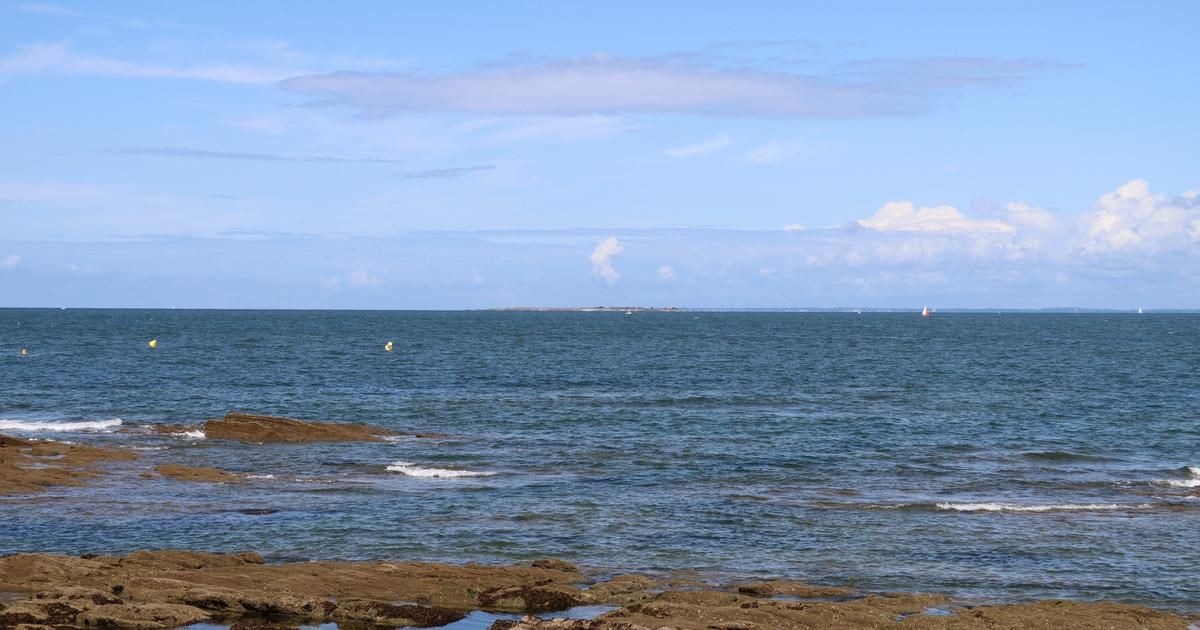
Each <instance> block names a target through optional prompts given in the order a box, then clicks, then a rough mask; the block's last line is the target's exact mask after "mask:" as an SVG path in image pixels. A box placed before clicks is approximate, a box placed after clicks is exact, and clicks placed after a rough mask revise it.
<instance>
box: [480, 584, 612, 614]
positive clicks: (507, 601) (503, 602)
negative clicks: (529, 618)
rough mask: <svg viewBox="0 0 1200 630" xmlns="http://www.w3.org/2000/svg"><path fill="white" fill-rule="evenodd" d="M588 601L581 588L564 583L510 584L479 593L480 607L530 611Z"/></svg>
mask: <svg viewBox="0 0 1200 630" xmlns="http://www.w3.org/2000/svg"><path fill="white" fill-rule="evenodd" d="M587 601H588V600H587V599H585V598H584V597H583V596H582V595H581V594H580V591H579V589H577V588H574V587H571V586H564V585H545V586H540V585H539V586H526V585H522V586H510V587H503V588H495V589H490V590H487V591H484V592H482V593H480V594H479V607H480V608H484V609H486V610H507V611H516V612H528V613H540V612H556V611H559V610H566V609H568V608H571V607H573V606H578V605H580V604H583V603H585V602H587Z"/></svg>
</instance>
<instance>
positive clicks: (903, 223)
mask: <svg viewBox="0 0 1200 630" xmlns="http://www.w3.org/2000/svg"><path fill="white" fill-rule="evenodd" d="M858 224H859V225H861V226H863V227H865V228H868V229H872V230H877V231H880V232H982V233H1010V234H1011V233H1013V232H1016V228H1014V227H1013V226H1011V225H1009V224H1007V223H1004V222H1002V221H981V220H975V219H968V218H967V217H966V216H964V215H963V213H961V212H959V211H958V209H957V208H955V207H953V206H934V207H932V208H926V207H921V208H918V207H916V206H915V205H914V204H913V203H912V202H911V201H889V202H887V203H885V204H884V205H883V206H882V207H881V208H879V210H878V211H876V212H875V214H874V215H873V216H871V217H870V218H868V219H859V220H858Z"/></svg>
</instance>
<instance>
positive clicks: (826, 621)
mask: <svg viewBox="0 0 1200 630" xmlns="http://www.w3.org/2000/svg"><path fill="white" fill-rule="evenodd" d="M0 591H4V592H8V593H9V594H10V595H14V596H13V597H11V598H10V601H6V602H2V603H0V628H15V629H19V630H49V629H50V628H55V629H57V630H65V629H68V628H112V629H118V628H129V629H154V628H164V629H165V628H173V627H179V626H184V625H187V624H192V623H197V622H202V621H208V622H214V623H229V624H237V625H238V626H239V627H249V626H255V627H260V628H261V627H263V625H264V624H266V625H268V626H270V627H275V628H280V627H296V626H298V625H302V624H303V625H311V624H318V623H328V622H333V623H337V624H339V625H342V626H350V627H366V626H372V627H404V626H412V627H420V628H431V627H439V626H444V625H446V624H450V623H453V622H455V621H458V620H461V619H463V618H464V617H465V616H466V615H467V614H468V613H469V612H471V611H475V610H483V611H490V612H497V613H517V614H523V615H526V616H524V617H522V618H520V619H515V620H509V619H502V620H499V621H496V622H495V623H494V624H492V626H491V628H492V629H493V630H534V629H541V630H642V629H647V630H651V629H666V628H676V629H705V630H753V629H769V628H795V629H800V628H834V629H838V628H845V629H849V628H897V629H903V628H979V629H985V628H987V629H995V628H1067V629H1071V628H1080V629H1082V628H1131V629H1132V628H1139V629H1150V630H1159V629H1163V630H1166V629H1172V630H1186V629H1187V628H1188V627H1189V623H1192V622H1193V621H1194V620H1189V619H1188V618H1186V617H1184V616H1181V615H1178V614H1174V613H1170V612H1164V611H1159V610H1154V609H1150V608H1144V607H1140V606H1127V605H1120V604H1112V603H1082V602H1068V601H1042V602H1035V603H1029V604H1006V605H986V606H969V605H965V604H962V603H959V602H955V601H954V600H952V599H950V598H948V597H945V596H941V595H929V594H917V593H864V592H858V591H854V590H851V589H843V588H828V587H819V586H811V585H807V584H803V583H799V582H792V581H787V580H776V581H771V582H756V583H748V584H740V585H729V586H727V587H716V586H712V585H701V584H696V583H689V582H686V581H671V580H663V579H658V578H652V577H648V576H644V575H633V574H630V575H617V576H611V577H605V578H603V579H598V578H597V577H596V576H593V575H589V574H588V573H585V572H582V571H581V570H580V569H579V568H577V567H576V566H574V565H572V564H570V563H567V562H564V561H561V560H541V561H535V562H533V563H532V564H529V565H520V566H481V565H463V566H455V565H444V564H431V563H405V562H357V563H356V562H303V563H290V564H266V563H264V562H263V559H262V558H261V557H259V556H258V555H257V554H254V553H240V554H209V553H200V552H194V551H141V552H135V553H131V554H129V555H127V556H88V555H85V556H80V557H70V556H59V555H50V554H37V553H35V554H17V555H11V556H7V557H2V558H0ZM581 605H608V606H610V607H612V609H611V610H609V611H608V612H605V613H604V614H602V615H600V616H599V617H597V618H595V619H590V620H578V619H575V620H571V619H554V618H553V613H554V612H556V611H562V610H567V609H569V608H572V607H575V606H581ZM535 614H538V615H539V616H533V615H535Z"/></svg>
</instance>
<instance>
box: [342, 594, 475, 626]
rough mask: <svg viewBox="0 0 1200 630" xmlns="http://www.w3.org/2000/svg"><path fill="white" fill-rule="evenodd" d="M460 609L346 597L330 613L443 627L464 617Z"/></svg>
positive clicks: (377, 621) (344, 618)
mask: <svg viewBox="0 0 1200 630" xmlns="http://www.w3.org/2000/svg"><path fill="white" fill-rule="evenodd" d="M466 616H467V614H466V613H465V612H463V611H460V610H451V609H449V608H437V607H432V606H417V605H413V604H400V605H396V604H389V603H387V602H381V601H374V600H367V599H347V600H342V601H340V602H338V603H337V608H335V609H334V610H333V612H332V613H331V614H330V618H331V619H334V620H336V621H358V622H369V623H373V624H376V625H387V626H412V627H416V628H433V627H437V626H445V625H448V624H451V623H454V622H456V621H459V620H461V619H463V618H464V617H466Z"/></svg>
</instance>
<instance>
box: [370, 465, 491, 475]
mask: <svg viewBox="0 0 1200 630" xmlns="http://www.w3.org/2000/svg"><path fill="white" fill-rule="evenodd" d="M387 469H388V471H389V472H398V473H400V474H402V475H407V476H409V477H438V478H446V479H453V478H456V477H490V476H492V475H494V474H496V473H494V472H486V471H479V470H450V469H448V468H431V467H427V466H418V465H416V464H413V463H410V462H393V463H392V464H391V465H390V466H388V467H387Z"/></svg>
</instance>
